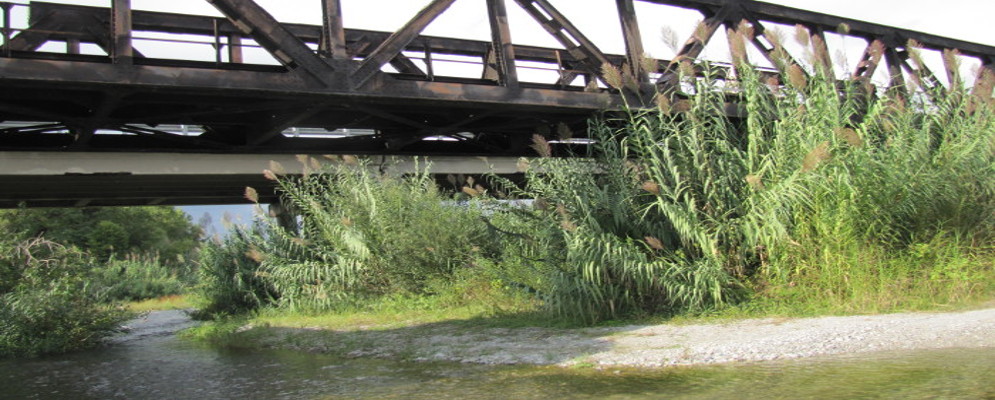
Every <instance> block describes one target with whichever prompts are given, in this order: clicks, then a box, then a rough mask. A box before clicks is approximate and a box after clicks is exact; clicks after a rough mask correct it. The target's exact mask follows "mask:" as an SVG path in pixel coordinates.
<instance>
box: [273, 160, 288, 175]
mask: <svg viewBox="0 0 995 400" xmlns="http://www.w3.org/2000/svg"><path fill="white" fill-rule="evenodd" d="M269 170H270V171H273V173H274V174H276V175H277V176H280V175H286V174H287V170H286V169H284V168H283V164H280V163H279V162H278V161H274V160H270V162H269Z"/></svg>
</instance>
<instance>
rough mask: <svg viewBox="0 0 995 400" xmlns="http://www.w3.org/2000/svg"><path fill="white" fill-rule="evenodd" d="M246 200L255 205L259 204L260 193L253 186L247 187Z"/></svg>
mask: <svg viewBox="0 0 995 400" xmlns="http://www.w3.org/2000/svg"><path fill="white" fill-rule="evenodd" d="M245 199H246V200H249V201H251V202H253V203H259V192H257V191H256V189H254V188H253V187H251V186H246V187H245Z"/></svg>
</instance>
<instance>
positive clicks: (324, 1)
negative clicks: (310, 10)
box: [320, 0, 349, 60]
mask: <svg viewBox="0 0 995 400" xmlns="http://www.w3.org/2000/svg"><path fill="white" fill-rule="evenodd" d="M321 11H322V29H321V45H320V50H321V55H322V56H324V57H331V58H332V59H335V60H348V59H349V54H348V53H347V52H346V46H345V29H344V28H343V27H342V5H341V4H340V2H339V0H321Z"/></svg>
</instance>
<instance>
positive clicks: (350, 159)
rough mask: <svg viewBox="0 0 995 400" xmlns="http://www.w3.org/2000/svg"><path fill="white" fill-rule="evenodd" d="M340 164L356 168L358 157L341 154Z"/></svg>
mask: <svg viewBox="0 0 995 400" xmlns="http://www.w3.org/2000/svg"><path fill="white" fill-rule="evenodd" d="M342 163H344V164H345V165H351V166H357V165H359V157H356V156H354V155H351V154H343V155H342Z"/></svg>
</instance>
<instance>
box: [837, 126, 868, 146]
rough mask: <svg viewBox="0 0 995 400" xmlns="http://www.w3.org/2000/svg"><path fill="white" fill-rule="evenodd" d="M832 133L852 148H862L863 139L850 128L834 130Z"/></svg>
mask: <svg viewBox="0 0 995 400" xmlns="http://www.w3.org/2000/svg"><path fill="white" fill-rule="evenodd" d="M833 133H834V134H836V137H838V138H840V139H841V140H843V141H844V142H846V143H847V144H849V145H850V146H853V147H863V146H864V139H861V138H860V135H859V134H858V133H857V131H855V130H853V129H852V128H836V129H835V130H834V131H833Z"/></svg>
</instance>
